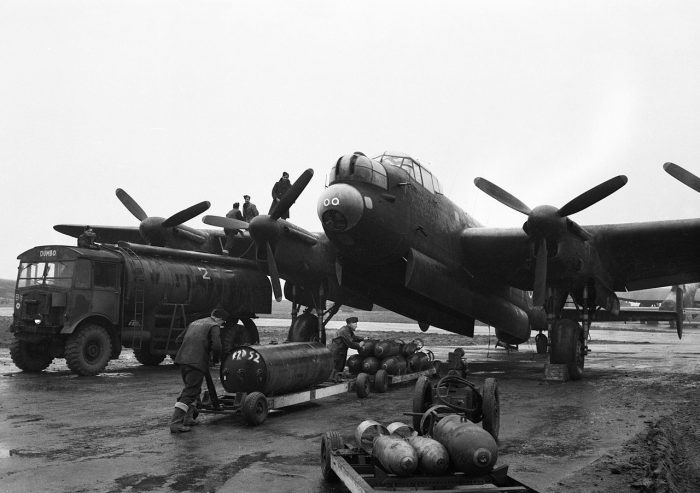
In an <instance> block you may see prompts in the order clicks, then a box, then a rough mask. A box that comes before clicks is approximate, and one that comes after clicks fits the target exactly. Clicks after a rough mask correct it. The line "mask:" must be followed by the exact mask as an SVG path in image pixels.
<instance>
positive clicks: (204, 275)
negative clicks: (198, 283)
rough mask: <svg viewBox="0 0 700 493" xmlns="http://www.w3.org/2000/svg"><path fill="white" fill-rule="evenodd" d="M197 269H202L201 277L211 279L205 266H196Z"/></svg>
mask: <svg viewBox="0 0 700 493" xmlns="http://www.w3.org/2000/svg"><path fill="white" fill-rule="evenodd" d="M197 269H199V270H200V271H202V279H207V280H209V279H211V277H210V276H209V271H208V270H207V269H206V268H205V267H197Z"/></svg>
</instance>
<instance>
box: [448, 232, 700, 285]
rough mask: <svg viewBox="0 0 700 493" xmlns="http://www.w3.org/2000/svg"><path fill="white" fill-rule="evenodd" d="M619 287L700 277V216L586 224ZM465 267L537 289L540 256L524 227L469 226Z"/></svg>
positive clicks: (487, 276) (489, 277) (465, 235)
mask: <svg viewBox="0 0 700 493" xmlns="http://www.w3.org/2000/svg"><path fill="white" fill-rule="evenodd" d="M584 229H585V230H586V231H587V232H589V233H590V234H591V239H590V240H589V241H590V244H591V246H593V247H594V248H595V249H596V250H597V252H598V254H599V256H600V259H601V263H602V267H603V269H604V270H605V271H606V272H607V273H608V274H609V275H610V279H611V281H612V284H613V285H612V288H613V289H614V290H615V291H626V290H629V291H632V290H637V289H647V288H654V287H659V286H669V285H671V284H684V283H690V282H697V281H700V254H698V247H699V246H700V219H682V220H674V221H653V222H643V223H625V224H608V225H598V226H584ZM461 234H462V247H463V253H464V267H465V268H466V269H467V270H468V271H469V272H470V273H472V274H473V275H475V276H477V277H480V278H481V279H483V280H485V281H486V282H489V281H493V282H505V283H507V284H509V285H511V286H513V287H516V288H519V289H524V290H531V289H532V285H533V268H532V266H533V265H534V259H533V256H532V253H531V248H532V247H531V243H530V242H529V241H528V237H527V235H526V234H525V232H524V231H523V230H522V229H520V228H468V229H466V230H464V231H463V232H462V233H461Z"/></svg>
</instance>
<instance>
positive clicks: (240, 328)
mask: <svg viewBox="0 0 700 493" xmlns="http://www.w3.org/2000/svg"><path fill="white" fill-rule="evenodd" d="M241 322H243V323H242V324H236V325H234V326H233V327H226V328H225V329H224V331H223V333H222V335H221V346H222V350H223V353H224V354H229V353H230V352H232V351H233V349H234V348H236V347H239V346H253V345H255V344H259V343H260V335H259V334H258V328H257V327H256V325H255V322H253V321H252V320H251V319H249V318H244V319H242V320H241Z"/></svg>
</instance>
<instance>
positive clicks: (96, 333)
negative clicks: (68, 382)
mask: <svg viewBox="0 0 700 493" xmlns="http://www.w3.org/2000/svg"><path fill="white" fill-rule="evenodd" d="M111 354H112V340H111V338H110V337H109V332H107V329H105V328H104V327H102V326H101V325H96V324H87V325H83V326H82V327H80V328H79V329H78V330H77V331H75V332H73V334H71V336H70V337H69V338H68V341H67V342H66V363H67V364H68V368H70V369H71V371H72V372H73V373H77V374H78V375H83V376H92V375H97V374H98V373H100V372H101V371H102V370H104V369H105V367H106V366H107V363H109V357H110V355H111Z"/></svg>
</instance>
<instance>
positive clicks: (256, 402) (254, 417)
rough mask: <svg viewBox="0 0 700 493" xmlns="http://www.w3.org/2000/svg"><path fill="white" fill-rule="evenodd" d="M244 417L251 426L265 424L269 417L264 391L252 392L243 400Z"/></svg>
mask: <svg viewBox="0 0 700 493" xmlns="http://www.w3.org/2000/svg"><path fill="white" fill-rule="evenodd" d="M242 412H243V418H244V419H245V422H246V423H248V424H249V425H250V426H257V425H261V424H263V422H265V419H267V413H268V408H267V397H265V394H263V393H262V392H251V393H250V394H248V395H247V396H245V400H244V401H243V409H242Z"/></svg>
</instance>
